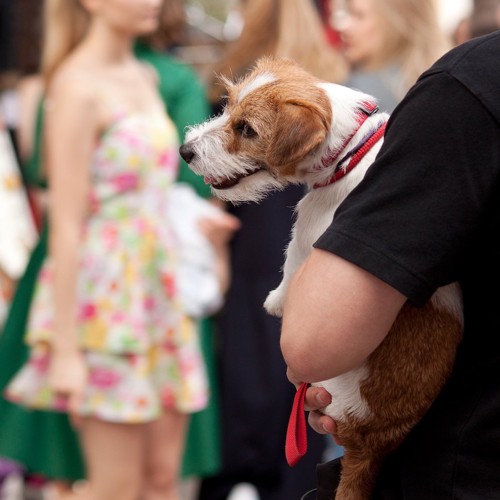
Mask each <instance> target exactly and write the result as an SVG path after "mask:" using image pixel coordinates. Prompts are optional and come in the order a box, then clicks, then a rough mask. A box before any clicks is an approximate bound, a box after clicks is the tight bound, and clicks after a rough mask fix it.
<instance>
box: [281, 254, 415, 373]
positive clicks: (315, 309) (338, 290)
mask: <svg viewBox="0 0 500 500" xmlns="http://www.w3.org/2000/svg"><path fill="white" fill-rule="evenodd" d="M319 277H320V278H319ZM405 301H406V297H404V295H402V294H401V293H400V292H398V291H397V290H395V289H394V288H392V287H391V286H389V285H387V284H386V283H384V282H383V281H382V280H380V279H378V278H376V277H375V276H373V275H372V274H370V273H368V272H367V271H364V270H363V269H361V268H360V267H358V266H356V265H354V264H351V263H350V262H348V261H346V260H344V259H342V258H340V257H338V256H336V255H334V254H331V253H329V252H325V251H323V250H318V249H314V250H313V251H312V253H311V256H310V257H309V258H308V259H307V261H306V262H305V264H304V265H303V266H302V267H301V268H300V269H299V271H298V272H297V273H296V274H295V276H294V277H293V279H292V281H291V283H290V286H289V288H288V292H287V295H286V300H285V308H284V315H283V327H282V334H281V348H282V352H283V356H284V357H285V360H286V362H287V365H288V366H289V367H290V369H291V370H292V371H293V373H294V374H295V375H296V376H298V377H299V378H300V380H302V381H305V382H317V381H320V380H325V379H328V378H332V377H336V376H338V375H340V374H342V373H345V372H347V371H349V370H352V369H354V368H356V367H358V366H360V365H361V364H362V363H363V362H364V361H365V359H366V358H367V357H368V356H369V354H370V353H371V352H372V351H374V350H375V349H376V348H377V347H378V345H379V344H380V343H381V342H382V340H383V339H384V338H385V336H386V335H387V333H388V332H389V329H390V327H391V325H392V323H393V322H394V320H395V318H396V316H397V314H398V312H399V310H400V309H401V307H402V306H403V304H404V302H405ZM318 345H321V346H323V347H322V349H318V348H317V346H318Z"/></svg>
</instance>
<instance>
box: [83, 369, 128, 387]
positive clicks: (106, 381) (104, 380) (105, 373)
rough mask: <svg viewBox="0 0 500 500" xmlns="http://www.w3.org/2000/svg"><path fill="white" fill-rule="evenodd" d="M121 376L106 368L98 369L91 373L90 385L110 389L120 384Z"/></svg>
mask: <svg viewBox="0 0 500 500" xmlns="http://www.w3.org/2000/svg"><path fill="white" fill-rule="evenodd" d="M120 380H121V376H120V374H119V373H117V372H115V371H113V370H110V369H106V368H96V369H94V370H92V371H91V373H90V376H89V383H90V385H93V386H95V387H99V388H100V389H109V388H110V387H113V386H114V385H116V384H117V383H118V382H120Z"/></svg>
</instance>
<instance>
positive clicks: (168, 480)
mask: <svg viewBox="0 0 500 500" xmlns="http://www.w3.org/2000/svg"><path fill="white" fill-rule="evenodd" d="M188 422H189V415H186V414H181V413H177V412H174V411H172V410H165V413H164V414H163V415H162V416H161V417H160V418H159V419H158V420H155V421H154V422H151V423H149V424H147V430H146V446H145V464H146V469H145V477H144V484H143V488H142V495H141V497H140V498H141V500H179V499H180V492H179V485H180V470H181V463H182V455H183V452H184V443H185V438H186V432H187V425H188Z"/></svg>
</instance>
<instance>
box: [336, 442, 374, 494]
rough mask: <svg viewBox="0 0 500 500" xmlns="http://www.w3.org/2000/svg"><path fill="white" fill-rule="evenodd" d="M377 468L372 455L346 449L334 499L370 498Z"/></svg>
mask: <svg viewBox="0 0 500 500" xmlns="http://www.w3.org/2000/svg"><path fill="white" fill-rule="evenodd" d="M379 470H380V466H379V461H378V460H376V459H375V458H374V457H373V456H367V455H366V453H363V452H361V453H356V452H353V451H352V450H347V449H346V450H345V453H344V457H343V458H342V474H341V478H340V483H339V486H338V488H337V493H336V495H335V500H370V498H371V495H372V492H373V489H374V487H375V481H376V478H377V475H378V473H379Z"/></svg>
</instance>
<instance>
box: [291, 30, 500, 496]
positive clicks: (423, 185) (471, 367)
mask: <svg viewBox="0 0 500 500" xmlns="http://www.w3.org/2000/svg"><path fill="white" fill-rule="evenodd" d="M499 54H500V32H499V31H496V32H494V33H492V34H489V35H485V36H482V37H478V38H475V39H473V40H470V41H468V42H465V43H463V44H462V45H460V46H458V47H455V48H454V49H452V50H451V51H449V52H448V53H447V54H446V55H444V56H443V57H442V58H441V59H439V60H438V61H437V62H436V63H435V64H434V65H433V66H432V67H431V68H430V69H429V70H428V71H426V72H424V73H423V74H422V75H421V77H420V78H419V79H418V81H417V83H416V84H415V85H414V86H413V87H412V88H411V89H410V90H409V92H408V93H407V95H406V96H405V98H404V99H403V101H402V102H401V104H400V105H399V106H398V107H397V109H396V110H395V111H394V113H393V114H392V116H391V118H390V120H389V122H388V125H387V131H386V135H385V141H384V144H383V146H382V148H381V150H380V152H379V154H378V157H377V159H376V160H375V163H374V164H373V165H372V167H371V168H370V170H369V172H368V173H367V175H366V176H365V178H364V179H363V181H362V182H361V183H360V185H359V186H358V187H357V189H356V190H355V191H353V192H352V193H351V194H349V195H348V197H347V198H346V200H345V201H344V202H343V204H341V206H340V207H339V209H338V211H337V212H336V214H335V216H334V219H333V221H332V223H331V225H330V226H329V228H328V229H327V230H326V231H325V233H324V234H323V235H322V236H321V237H320V238H319V239H318V240H317V241H316V243H315V244H314V249H313V251H312V253H311V255H310V257H309V258H308V259H307V261H306V262H305V263H304V265H303V266H302V267H301V268H300V269H299V270H298V271H297V272H296V274H295V276H294V278H293V280H292V282H291V284H290V287H289V289H288V293H287V298H286V302H285V307H284V315H283V324H282V334H281V349H282V353H283V356H284V359H285V361H286V363H287V366H288V377H289V380H290V381H291V382H292V383H294V384H295V385H296V386H298V384H299V383H301V382H306V383H312V382H315V381H320V380H323V379H326V378H330V377H335V376H338V375H340V374H342V373H345V372H347V371H349V370H351V369H353V368H355V367H357V366H359V365H360V364H362V363H363V361H364V360H365V359H366V358H367V357H368V356H369V355H370V354H371V353H372V352H373V351H374V350H375V349H376V348H377V346H378V345H379V344H381V343H382V342H383V341H384V339H385V337H386V335H387V333H388V331H389V329H390V327H391V325H392V324H393V322H394V320H395V318H396V316H397V315H398V313H399V311H400V309H401V307H402V306H403V305H404V304H405V303H406V302H407V301H409V302H410V303H411V304H413V305H415V306H417V307H419V306H423V305H424V304H425V303H426V301H427V300H428V299H429V297H430V296H431V295H432V293H433V292H434V291H435V290H436V289H437V288H438V287H440V286H443V285H446V284H449V283H452V282H455V281H457V282H459V283H460V285H461V288H462V293H463V306H464V307H463V313H464V324H465V326H464V334H463V341H462V343H461V345H460V346H459V349H458V355H457V358H456V362H455V366H454V369H453V372H452V375H451V378H450V379H449V380H448V382H447V383H446V385H445V387H444V389H443V390H442V392H441V393H440V395H439V396H438V398H437V400H435V401H434V403H433V405H432V406H431V408H430V410H429V411H428V412H427V413H426V414H425V415H424V417H423V418H422V420H421V421H420V422H419V423H418V424H417V425H416V427H415V428H414V429H413V430H412V431H411V432H410V434H409V436H408V437H407V439H406V440H405V441H404V442H403V443H402V445H401V446H400V447H399V448H398V449H397V450H396V451H395V452H393V453H392V454H391V455H389V457H388V458H387V459H386V460H385V461H384V463H383V464H382V471H381V473H380V475H379V477H378V482H377V485H376V488H375V493H374V494H373V496H372V499H373V500H401V499H403V498H404V499H406V500H428V499H432V500H444V499H450V498H460V499H462V500H477V499H487V498H488V499H494V498H500V475H499V474H498V471H499V470H500V426H499V424H498V422H499V421H500V384H499V378H498V370H499V366H500V355H499V353H500V340H499V338H498V335H497V334H496V332H497V331H498V330H499V328H500V320H499V316H498V314H497V306H496V295H495V294H492V293H491V292H490V290H489V289H487V287H485V279H488V280H489V281H491V283H495V282H496V281H497V280H498V279H499V278H500V265H499V256H500V247H499V245H498V241H497V237H496V234H497V230H498V227H500V209H499V204H498V200H499V199H500V191H499V190H500V163H499V161H498V159H499V158H500V135H499V133H498V130H499V127H500V101H499V100H498V93H497V89H498V88H500V67H499V66H498V64H496V61H497V59H498V56H499ZM319 277H320V278H319ZM486 277H488V278H486ZM387 383H388V384H390V383H391V382H390V381H389V380H388V381H387ZM330 400H331V397H330V395H329V394H328V393H327V392H326V391H325V390H324V389H319V388H316V387H310V388H309V389H308V390H307V393H306V400H305V407H306V410H308V411H309V423H310V425H311V426H312V427H313V428H314V429H315V430H316V431H317V432H319V433H321V434H332V435H335V422H334V421H333V420H331V419H330V418H328V417H326V416H324V415H323V414H322V413H321V409H322V408H324V407H325V406H326V405H327V404H328V403H329V402H330ZM340 467H341V462H340V463H339V462H330V463H326V464H323V465H321V466H320V467H319V468H318V489H317V491H315V492H310V494H307V495H306V496H304V497H303V498H304V499H306V498H307V500H309V499H313V498H316V499H317V500H326V499H328V500H330V499H331V498H333V497H334V494H335V493H334V491H335V483H336V480H337V476H338V473H339V469H340Z"/></svg>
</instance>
